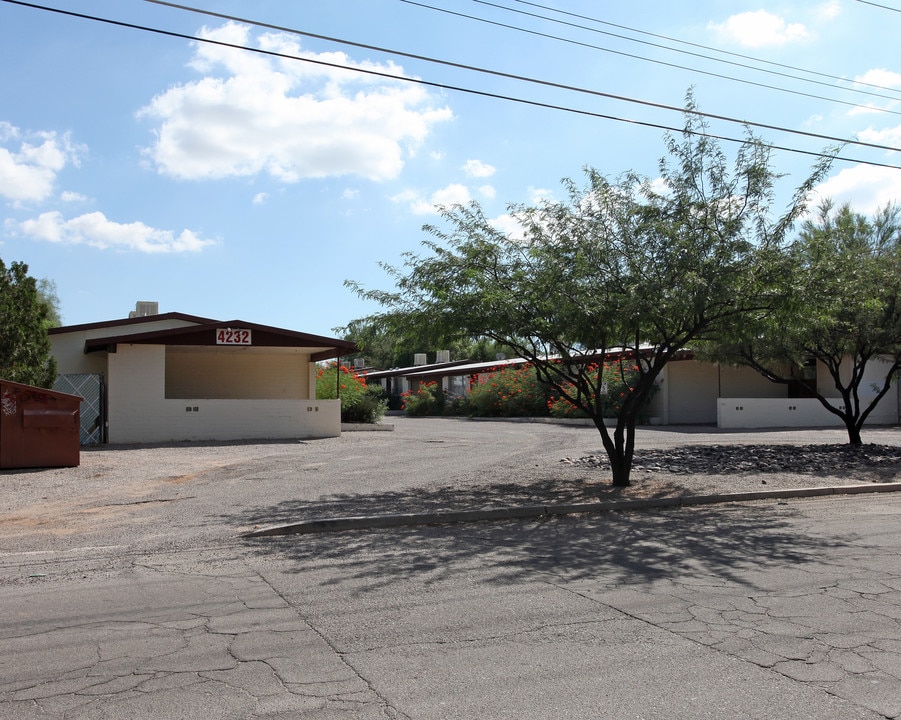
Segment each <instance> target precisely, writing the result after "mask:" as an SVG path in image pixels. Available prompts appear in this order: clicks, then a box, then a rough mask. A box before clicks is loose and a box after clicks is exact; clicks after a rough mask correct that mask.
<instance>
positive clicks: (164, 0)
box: [6, 0, 901, 152]
mask: <svg viewBox="0 0 901 720" xmlns="http://www.w3.org/2000/svg"><path fill="white" fill-rule="evenodd" d="M6 1H7V2H10V1H12V0H6ZM403 1H404V2H406V0H403ZM145 2H149V3H153V4H154V5H165V6H166V7H171V8H176V9H179V10H186V11H189V12H194V13H198V14H200V15H208V16H212V17H217V18H220V19H222V20H231V21H233V22H240V23H244V24H246V25H256V26H258V27H264V28H267V29H270V30H278V31H280V32H286V33H291V34H294V35H302V36H304V37H312V38H316V39H318V40H328V41H329V42H336V43H340V44H343V45H350V46H352V47H358V48H362V49H365V50H374V51H377V52H382V53H387V54H390V55H397V56H400V57H406V58H411V59H414V60H422V61H424V62H430V63H436V64H439V65H446V66H449V67H454V68H459V69H462V70H469V71H472V72H478V73H483V74H486V75H493V76H496V77H503V78H506V79H510V80H518V81H521V82H527V83H532V84H535V85H541V86H544V87H552V88H555V89H559V90H567V91H570V92H577V93H582V94H586V95H593V96H596V97H603V98H607V99H610V100H619V101H621V102H629V103H634V104H637V105H644V106H646V107H653V108H657V109H660V110H669V111H675V112H678V113H686V112H688V113H689V114H692V115H697V116H699V117H705V118H709V119H712V120H722V121H724V122H730V123H738V124H740V125H744V126H750V127H757V128H762V129H766V130H775V131H778V132H787V133H791V134H794V135H802V136H804V137H810V138H815V139H817V140H826V141H828V142H833V143H840V144H842V145H858V146H860V147H870V148H875V149H877V150H888V151H891V152H901V148H897V147H892V146H890V145H879V144H877V143H868V142H864V141H862V140H849V139H847V138H839V137H835V136H832V135H821V134H819V133H812V132H807V131H804V130H794V129H792V128H785V127H781V126H779V125H770V124H767V123H759V122H753V121H750V120H740V119H738V118H733V117H729V116H727V115H716V114H714V113H708V112H703V111H701V110H688V109H686V108H679V107H675V106H673V105H665V104H663V103H656V102H652V101H650V100H639V99H637V98H631V97H627V96H625V95H614V94H612V93H605V92H602V91H600V90H590V89H587V88H581V87H576V86H573V85H564V84H562V83H556V82H551V81H549V80H539V79H536V78H531V77H526V76H523V75H515V74H512V73H506V72H502V71H499V70H489V69H486V68H481V67H476V66H474V65H464V64H462V63H456V62H451V61H449V60H437V59H435V58H431V57H427V56H424V55H414V54H412V53H406V52H402V51H398V50H389V49H387V48H382V47H378V46H376V45H367V44H364V43H358V42H352V41H350V40H341V39H338V38H333V37H328V36H326V35H319V34H315V33H309V32H306V31H303V30H297V29H294V28H289V27H284V26H281V25H273V24H271V23H264V22H258V21H256V20H248V19H246V18H241V17H237V16H235V15H229V14H226V13H218V12H213V11H210V10H201V9H198V8H194V7H190V6H188V5H181V4H179V3H175V2H171V0H145ZM458 89H459V88H458Z"/></svg>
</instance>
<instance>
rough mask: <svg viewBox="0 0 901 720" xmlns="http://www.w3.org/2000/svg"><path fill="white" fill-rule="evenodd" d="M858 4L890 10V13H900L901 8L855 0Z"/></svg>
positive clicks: (865, 0)
mask: <svg viewBox="0 0 901 720" xmlns="http://www.w3.org/2000/svg"><path fill="white" fill-rule="evenodd" d="M857 2H859V3H863V4H864V5H872V6H873V7H878V8H882V9H883V10H891V11H892V12H901V8H894V7H889V6H888V5H880V4H879V3H874V2H868V1H867V0H857Z"/></svg>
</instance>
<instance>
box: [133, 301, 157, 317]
mask: <svg viewBox="0 0 901 720" xmlns="http://www.w3.org/2000/svg"><path fill="white" fill-rule="evenodd" d="M159 314H160V304H159V303H158V302H149V301H147V300H138V302H136V303H135V309H134V310H132V311H131V312H130V313H128V317H129V318H139V317H147V316H148V315H159Z"/></svg>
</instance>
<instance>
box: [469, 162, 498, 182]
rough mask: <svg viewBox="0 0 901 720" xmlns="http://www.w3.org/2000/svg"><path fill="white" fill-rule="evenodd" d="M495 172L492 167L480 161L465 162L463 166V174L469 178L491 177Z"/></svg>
mask: <svg viewBox="0 0 901 720" xmlns="http://www.w3.org/2000/svg"><path fill="white" fill-rule="evenodd" d="M495 170H496V169H495V167H494V166H493V165H488V164H486V163H483V162H482V161H481V160H467V161H466V163H465V164H464V165H463V172H465V173H466V174H467V175H469V177H477V178H483V177H491V176H492V175H494V173H495Z"/></svg>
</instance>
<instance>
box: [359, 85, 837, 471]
mask: <svg viewBox="0 0 901 720" xmlns="http://www.w3.org/2000/svg"><path fill="white" fill-rule="evenodd" d="M698 118H699V116H698V114H697V112H696V110H695V108H694V104H693V101H692V99H691V97H689V100H688V106H687V109H686V124H685V131H684V133H683V136H682V138H681V140H677V139H675V138H673V137H667V139H666V145H667V150H668V157H667V158H665V159H663V160H661V163H660V182H653V183H652V181H651V180H650V179H648V178H644V177H641V176H638V175H636V174H635V173H625V174H624V175H622V176H621V177H620V178H619V179H618V180H615V181H613V180H610V179H608V178H607V177H605V176H604V175H602V174H601V173H600V172H598V171H596V170H593V169H587V170H586V176H587V184H586V185H585V186H583V187H580V186H577V185H576V184H575V183H573V182H571V181H568V182H567V183H566V184H565V187H566V190H567V193H568V196H569V197H568V199H567V200H566V201H563V202H546V203H543V204H541V205H539V206H537V207H529V206H522V205H514V206H511V207H510V208H509V214H510V215H511V216H512V217H513V218H514V219H515V220H516V221H517V222H518V225H519V227H520V228H521V232H520V233H517V234H515V235H514V234H510V235H508V234H506V233H505V232H503V231H502V230H500V229H498V228H497V227H496V226H495V225H494V224H493V223H492V221H491V220H490V218H488V217H487V216H486V215H485V214H484V212H483V211H482V209H481V208H480V207H479V206H478V205H477V204H476V203H471V204H470V205H467V206H465V207H461V206H455V207H452V208H444V209H443V210H442V215H443V218H444V220H445V226H443V227H438V226H429V227H427V228H426V230H427V231H428V232H429V233H430V234H431V235H432V237H433V239H432V240H428V241H426V242H425V243H424V245H425V247H426V250H427V253H426V254H425V255H416V254H412V253H410V254H407V255H405V258H404V265H403V267H393V266H390V265H385V266H383V267H384V268H385V269H386V271H387V272H388V273H389V275H390V276H391V278H392V280H393V281H394V284H395V287H396V290H394V291H391V292H386V291H377V290H376V291H372V290H370V291H365V290H363V289H362V288H360V287H359V286H358V285H355V284H354V283H348V284H349V285H350V286H351V287H352V288H354V289H355V290H357V292H358V293H359V294H360V295H362V296H363V297H364V298H366V299H367V300H370V301H376V302H378V303H380V304H382V305H383V306H384V307H385V308H386V312H384V313H382V314H381V315H379V316H377V317H378V322H379V323H380V324H381V325H382V326H383V327H386V328H390V329H396V330H398V331H401V329H405V330H404V331H405V332H411V331H412V330H411V329H412V328H419V329H422V330H423V332H428V333H429V334H430V335H431V336H433V337H439V336H444V337H448V338H451V337H461V336H462V337H485V338H488V339H490V340H492V341H494V342H497V343H502V344H504V345H507V346H509V347H510V348H511V349H512V350H513V351H514V353H515V355H518V356H520V357H523V358H526V359H527V360H528V361H529V362H530V363H531V364H532V366H533V367H534V368H535V372H536V373H537V377H538V379H539V380H540V381H541V382H543V383H545V384H547V385H549V386H550V387H552V388H553V389H554V392H555V396H557V397H563V398H565V399H566V400H567V401H568V402H569V403H570V404H571V405H572V406H573V407H575V408H578V409H579V410H581V411H582V412H584V413H585V414H586V415H587V416H588V417H590V418H591V419H592V420H594V422H595V425H596V426H597V427H598V430H599V432H600V434H601V438H602V441H603V443H604V447H605V449H606V451H607V454H608V457H609V458H610V462H611V470H612V474H613V482H614V484H619V485H628V484H629V473H630V469H631V463H632V454H633V451H634V433H635V425H636V422H637V421H638V418H639V416H640V414H641V413H642V412H643V409H644V407H645V405H646V403H647V401H648V399H649V398H650V396H651V394H652V393H653V391H654V387H655V381H656V378H657V377H658V375H659V373H660V372H661V371H662V369H663V368H664V366H665V365H666V363H667V362H669V361H670V359H672V358H673V357H674V355H675V354H676V353H677V352H678V351H679V350H680V349H683V348H685V347H687V346H690V345H692V344H694V343H698V342H700V341H702V340H704V339H707V338H710V337H713V336H715V334H716V333H717V332H718V331H719V329H720V328H721V327H722V326H724V325H727V324H730V323H733V322H737V321H738V319H739V318H741V317H743V316H745V315H747V314H749V313H753V312H758V311H760V310H761V309H762V308H766V307H767V306H768V305H769V304H770V303H771V302H772V297H771V296H770V293H769V290H770V287H771V284H770V278H771V276H772V275H773V274H774V273H777V272H778V271H779V270H780V269H781V265H780V264H779V263H778V262H777V259H778V258H779V257H780V253H781V249H782V246H783V242H784V239H785V235H786V233H787V232H788V230H789V228H790V227H791V225H792V223H793V222H794V221H795V220H796V219H797V218H798V217H799V215H800V213H801V212H802V211H803V209H804V207H805V202H806V197H807V194H808V193H809V191H810V189H811V187H812V186H813V184H814V183H815V182H816V181H817V180H818V179H819V178H820V177H822V175H823V173H824V172H825V170H826V167H827V165H828V163H826V162H824V163H822V164H821V165H819V166H818V167H817V168H816V169H815V170H814V171H813V172H812V173H811V175H810V177H809V178H808V179H807V180H806V181H805V182H804V184H802V186H801V187H800V188H798V190H797V191H796V192H795V194H794V196H793V199H792V202H791V203H790V204H789V207H788V208H787V209H786V210H785V212H784V213H783V214H782V215H779V216H777V217H776V219H775V220H774V219H773V211H772V198H773V196H774V193H775V187H776V182H777V179H778V177H779V176H778V175H777V174H776V173H775V172H774V170H773V169H772V167H771V163H770V148H769V147H768V146H766V145H765V144H763V143H762V142H760V141H758V140H757V139H755V138H753V137H749V138H748V140H747V142H745V143H744V144H743V145H742V147H741V148H740V149H739V151H738V153H737V154H736V157H735V160H734V163H732V164H730V163H729V162H728V161H727V159H726V157H725V155H724V153H723V152H722V151H721V150H720V148H719V147H718V145H717V144H716V143H715V141H714V140H712V139H711V138H710V137H708V136H707V135H706V127H705V125H704V124H703V122H702V121H701V120H699V119H698ZM730 165H731V166H730ZM611 357H615V358H624V362H626V363H628V364H629V365H630V366H633V367H635V368H637V369H636V370H635V371H634V372H635V377H634V383H633V384H631V385H630V386H629V390H628V392H626V393H625V395H624V396H623V398H622V404H621V406H620V410H619V412H618V414H617V422H616V427H615V428H614V429H613V430H612V432H611V431H608V429H607V428H606V426H605V425H604V422H603V416H604V407H605V397H604V392H603V382H602V380H599V378H598V376H597V375H596V374H595V375H592V374H591V373H584V372H581V368H583V367H584V366H585V364H586V362H589V361H591V360H593V361H596V362H598V363H600V364H601V365H603V364H604V363H605V362H607V361H608V360H609V359H610V358H611Z"/></svg>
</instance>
